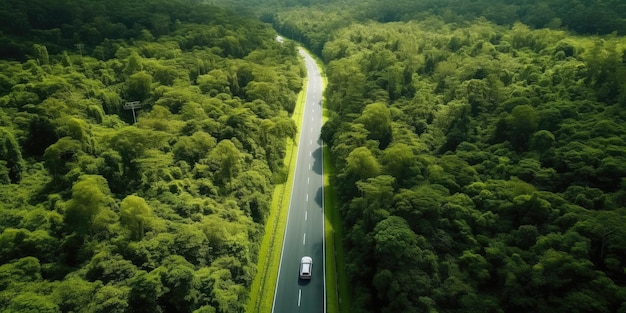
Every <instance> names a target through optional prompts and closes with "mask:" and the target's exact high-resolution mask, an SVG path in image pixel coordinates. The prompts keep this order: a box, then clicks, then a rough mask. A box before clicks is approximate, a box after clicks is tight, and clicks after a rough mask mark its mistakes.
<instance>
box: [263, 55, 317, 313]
mask: <svg viewBox="0 0 626 313" xmlns="http://www.w3.org/2000/svg"><path fill="white" fill-rule="evenodd" d="M300 55H302V56H303V58H304V60H305V63H306V68H307V73H308V86H307V87H306V88H307V93H306V103H305V107H304V111H303V112H304V114H303V117H302V128H301V131H300V143H299V144H298V157H297V161H296V170H295V172H294V180H293V186H292V189H291V201H290V204H289V216H288V218H287V225H286V227H285V234H284V236H285V238H284V241H283V249H282V254H281V257H280V268H279V270H278V280H277V281H276V292H275V294H274V305H273V307H272V312H273V313H296V312H303V313H325V312H326V297H325V294H326V283H325V276H326V274H325V264H324V254H325V248H324V209H323V183H324V180H323V166H322V145H321V141H320V139H319V138H320V131H321V128H322V106H321V103H322V78H321V75H320V71H319V68H318V67H317V64H316V63H315V61H314V60H313V59H312V58H311V56H309V55H308V54H307V53H306V52H305V51H303V50H300ZM303 256H310V257H312V258H313V273H312V278H311V280H310V281H304V280H300V279H299V278H298V274H299V268H300V259H301V258H302V257H303Z"/></svg>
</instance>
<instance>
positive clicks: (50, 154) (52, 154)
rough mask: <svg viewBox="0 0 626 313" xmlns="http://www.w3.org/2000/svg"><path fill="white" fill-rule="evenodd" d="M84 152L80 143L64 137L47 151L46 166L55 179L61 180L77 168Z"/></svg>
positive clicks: (45, 153)
mask: <svg viewBox="0 0 626 313" xmlns="http://www.w3.org/2000/svg"><path fill="white" fill-rule="evenodd" d="M82 151H83V150H82V144H81V143H80V142H79V141H77V140H74V139H71V138H70V137H63V138H61V139H59V140H58V141H57V142H56V143H54V144H52V145H50V146H49V147H48V148H47V149H46V151H45V152H44V154H43V157H44V165H45V167H46V169H47V170H48V172H50V174H52V177H53V178H54V179H57V180H58V179H61V178H62V177H63V176H64V175H65V174H67V173H68V172H69V171H70V170H71V169H72V168H74V167H75V165H76V163H75V162H76V161H77V160H78V156H80V155H81V154H82Z"/></svg>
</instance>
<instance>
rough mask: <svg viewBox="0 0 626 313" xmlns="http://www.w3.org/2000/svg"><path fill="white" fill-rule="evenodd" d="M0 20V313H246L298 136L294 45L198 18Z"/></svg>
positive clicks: (101, 13)
mask: <svg viewBox="0 0 626 313" xmlns="http://www.w3.org/2000/svg"><path fill="white" fill-rule="evenodd" d="M0 19H1V20H3V21H13V22H12V23H3V24H2V25H0V33H1V35H0V37H1V38H0V39H2V40H0V42H2V43H1V44H0V46H1V47H0V50H1V52H0V58H2V60H0V69H1V70H2V74H0V203H1V205H0V263H1V264H2V265H1V266H0V308H1V309H0V311H3V312H4V311H6V312H102V313H104V312H107V313H112V312H115V313H123V312H124V313H128V312H150V313H153V312H194V311H196V310H197V311H198V312H242V311H243V308H244V306H245V303H246V301H247V294H248V288H249V287H250V285H251V283H252V279H253V276H254V273H255V270H254V266H255V264H254V262H255V261H256V259H257V254H258V246H259V244H260V241H261V237H262V234H263V229H264V223H265V221H266V218H267V216H268V214H269V205H270V200H271V199H270V197H271V194H272V189H273V183H274V182H276V181H279V179H278V178H280V177H286V174H285V167H284V164H283V158H284V155H285V149H286V142H287V140H286V139H289V140H295V138H296V134H297V129H296V126H295V123H294V121H293V120H292V119H291V116H290V114H292V113H293V112H292V111H293V108H294V106H295V100H296V98H297V96H296V94H297V92H299V91H300V89H301V88H302V68H303V66H302V65H301V64H300V63H301V62H300V60H299V57H298V55H297V51H296V49H295V47H294V45H293V44H292V43H290V44H285V45H281V44H279V43H278V42H276V40H275V32H274V31H273V30H272V29H271V28H270V27H269V26H267V25H263V24H261V23H259V22H258V21H254V20H252V19H248V18H242V17H240V16H237V15H236V14H234V13H232V12H229V11H226V10H224V9H220V8H217V7H214V6H210V5H206V4H201V3H200V2H198V1H187V0H180V1H178V0H174V1H161V0H149V1H140V2H128V1H117V0H115V1H90V0H89V1H84V0H75V1H69V2H68V1H54V0H53V1H33V2H29V3H23V2H20V1H12V0H9V1H5V2H3V6H2V8H0ZM130 101H140V103H141V108H136V109H135V112H134V114H135V116H134V118H133V112H132V111H131V110H125V109H124V104H126V102H130ZM135 118H136V120H137V121H136V123H135Z"/></svg>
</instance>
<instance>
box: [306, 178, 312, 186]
mask: <svg viewBox="0 0 626 313" xmlns="http://www.w3.org/2000/svg"><path fill="white" fill-rule="evenodd" d="M310 182H311V177H307V178H306V184H307V185H308V184H309V183H310Z"/></svg>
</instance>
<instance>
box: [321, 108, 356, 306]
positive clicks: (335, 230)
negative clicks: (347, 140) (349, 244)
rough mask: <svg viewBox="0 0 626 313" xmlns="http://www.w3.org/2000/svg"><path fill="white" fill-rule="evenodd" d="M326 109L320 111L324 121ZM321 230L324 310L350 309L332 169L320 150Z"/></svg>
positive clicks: (331, 165)
mask: <svg viewBox="0 0 626 313" xmlns="http://www.w3.org/2000/svg"><path fill="white" fill-rule="evenodd" d="M327 118H328V117H327V111H326V110H324V119H325V120H326V119H327ZM323 157H324V214H325V217H324V231H325V234H324V235H325V237H326V290H327V291H326V295H327V303H328V307H327V312H328V313H349V312H350V308H351V299H350V290H349V288H348V277H347V275H346V270H345V269H346V262H345V253H344V250H343V244H342V242H341V238H343V227H342V226H341V219H340V217H339V207H338V204H337V194H336V193H335V189H334V188H333V187H332V185H331V184H330V176H331V175H332V174H333V173H334V172H335V169H334V166H333V164H332V161H331V158H330V151H329V150H328V149H324V156H323Z"/></svg>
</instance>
